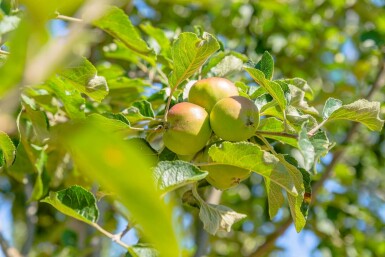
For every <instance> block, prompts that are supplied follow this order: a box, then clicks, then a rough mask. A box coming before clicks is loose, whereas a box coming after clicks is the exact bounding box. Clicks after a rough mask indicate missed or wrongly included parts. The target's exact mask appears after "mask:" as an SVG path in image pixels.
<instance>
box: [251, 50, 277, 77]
mask: <svg viewBox="0 0 385 257" xmlns="http://www.w3.org/2000/svg"><path fill="white" fill-rule="evenodd" d="M255 68H257V69H258V70H260V71H262V72H263V73H264V74H265V78H266V79H268V80H271V79H272V78H273V73H274V59H273V57H272V56H271V55H270V53H269V52H268V51H265V52H264V53H263V55H262V58H261V60H260V61H259V62H258V63H257V65H256V66H255Z"/></svg>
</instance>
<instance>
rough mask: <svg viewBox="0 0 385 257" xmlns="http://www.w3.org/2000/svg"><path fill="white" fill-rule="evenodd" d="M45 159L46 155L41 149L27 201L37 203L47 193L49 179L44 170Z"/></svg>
mask: <svg viewBox="0 0 385 257" xmlns="http://www.w3.org/2000/svg"><path fill="white" fill-rule="evenodd" d="M47 159H48V156H47V153H46V152H45V150H44V149H42V150H41V152H40V156H39V158H38V159H37V161H36V163H35V167H36V170H37V176H36V180H35V184H34V186H33V190H32V194H31V198H30V199H29V201H37V200H39V199H40V198H42V197H43V196H44V194H46V193H47V192H48V183H49V177H48V175H47V173H46V170H45V165H46V162H47Z"/></svg>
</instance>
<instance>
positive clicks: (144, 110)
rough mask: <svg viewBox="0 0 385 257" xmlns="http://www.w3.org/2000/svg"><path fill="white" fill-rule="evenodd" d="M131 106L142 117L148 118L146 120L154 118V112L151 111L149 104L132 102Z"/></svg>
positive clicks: (146, 102) (143, 101)
mask: <svg viewBox="0 0 385 257" xmlns="http://www.w3.org/2000/svg"><path fill="white" fill-rule="evenodd" d="M132 106H133V107H135V108H137V109H138V111H139V113H140V114H141V115H142V116H143V117H148V118H154V117H155V114H154V110H153V109H152V106H151V103H150V102H148V101H146V100H142V101H137V102H134V103H133V104H132Z"/></svg>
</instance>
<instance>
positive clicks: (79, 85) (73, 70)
mask: <svg viewBox="0 0 385 257" xmlns="http://www.w3.org/2000/svg"><path fill="white" fill-rule="evenodd" d="M60 75H61V77H62V78H63V79H64V82H66V81H68V82H69V83H70V84H72V86H74V87H75V88H76V89H77V90H78V91H80V92H81V93H84V94H86V95H88V96H89V97H91V98H92V99H94V100H95V101H97V102H101V101H102V100H103V99H104V97H106V95H107V94H108V86H107V81H106V79H105V78H104V77H102V76H98V75H97V70H96V68H95V67H94V65H92V63H91V62H90V61H88V60H87V59H86V58H82V60H81V61H80V62H78V63H77V64H75V65H73V66H71V67H68V68H67V69H65V70H63V71H62V73H61V74H60Z"/></svg>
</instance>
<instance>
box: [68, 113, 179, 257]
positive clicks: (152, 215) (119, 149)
mask: <svg viewBox="0 0 385 257" xmlns="http://www.w3.org/2000/svg"><path fill="white" fill-rule="evenodd" d="M114 121H116V120H114ZM122 124H124V123H123V122H122ZM124 126H127V124H124ZM60 139H61V140H60V142H61V143H62V144H64V145H67V146H68V148H69V149H70V150H71V156H72V158H73V161H74V163H75V165H76V166H77V167H78V168H79V170H80V171H81V172H83V173H84V174H85V175H87V176H88V177H89V178H90V179H94V180H95V181H97V182H98V183H100V185H101V186H102V187H104V188H106V190H109V191H111V192H114V193H115V194H116V195H118V196H120V198H119V201H121V202H122V204H123V205H124V206H125V207H126V208H127V209H128V210H129V211H130V214H131V215H132V218H133V219H134V220H135V221H136V222H137V223H138V225H140V227H141V228H142V229H143V235H144V238H145V239H146V241H147V240H148V242H150V243H153V244H154V247H155V248H156V249H157V250H159V252H160V255H161V256H170V257H179V256H180V252H179V243H178V239H177V237H176V235H175V231H174V226H173V223H172V221H173V219H172V208H171V206H168V205H166V204H165V202H164V201H162V200H161V198H160V197H161V195H160V194H161V192H160V191H159V190H157V189H156V187H155V183H154V179H153V173H152V170H151V167H152V166H154V165H155V161H156V160H155V156H156V155H154V153H153V152H151V151H147V150H146V149H148V147H147V146H143V144H139V143H140V142H138V141H125V140H123V138H122V137H121V136H119V135H118V134H115V133H109V130H106V129H104V123H101V122H98V121H97V120H93V121H88V120H87V119H86V122H82V123H80V124H75V125H67V126H63V127H62V133H60ZM151 157H153V158H151Z"/></svg>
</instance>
